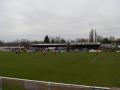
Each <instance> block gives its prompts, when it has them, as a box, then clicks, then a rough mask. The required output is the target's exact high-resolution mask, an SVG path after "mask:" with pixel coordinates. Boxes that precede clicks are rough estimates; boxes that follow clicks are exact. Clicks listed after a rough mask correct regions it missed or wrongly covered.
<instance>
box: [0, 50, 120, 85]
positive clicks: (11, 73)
mask: <svg viewBox="0 0 120 90" xmlns="http://www.w3.org/2000/svg"><path fill="white" fill-rule="evenodd" d="M119 70H120V53H112V52H111V53H110V52H107V53H99V55H96V53H80V52H69V53H67V52H64V53H59V54H57V55H52V54H51V53H49V54H48V55H42V54H41V53H40V52H38V53H35V54H28V53H22V54H18V55H16V54H15V53H6V52H0V76H3V77H13V78H22V79H31V80H40V81H50V82H58V83H59V82H60V83H72V84H80V85H92V86H105V87H120V71H119Z"/></svg>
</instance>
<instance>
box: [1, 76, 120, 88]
mask: <svg viewBox="0 0 120 90" xmlns="http://www.w3.org/2000/svg"><path fill="white" fill-rule="evenodd" d="M6 87H7V89H4V88H6ZM11 87H12V88H14V87H15V90H120V89H119V88H108V87H96V86H85V85H75V84H65V83H54V82H45V81H37V80H27V79H19V78H10V77H0V90H9V88H11ZM17 88H20V89H17Z"/></svg>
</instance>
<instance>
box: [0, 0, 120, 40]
mask: <svg viewBox="0 0 120 90" xmlns="http://www.w3.org/2000/svg"><path fill="white" fill-rule="evenodd" d="M119 3H120V1H119V0H34V1H33V0H0V12H1V13H0V31H1V33H0V39H3V40H13V39H14V38H22V37H23V38H27V39H38V40H39V39H41V38H43V37H44V35H46V34H49V35H50V36H57V35H59V36H62V37H65V38H70V39H73V38H79V37H86V38H87V37H88V33H89V31H90V29H91V28H96V30H97V32H98V33H99V34H101V35H104V36H105V35H106V36H109V35H115V36H116V37H119V33H120V20H119V19H120V6H119ZM104 33H105V34H104ZM5 37H9V38H5Z"/></svg>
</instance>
